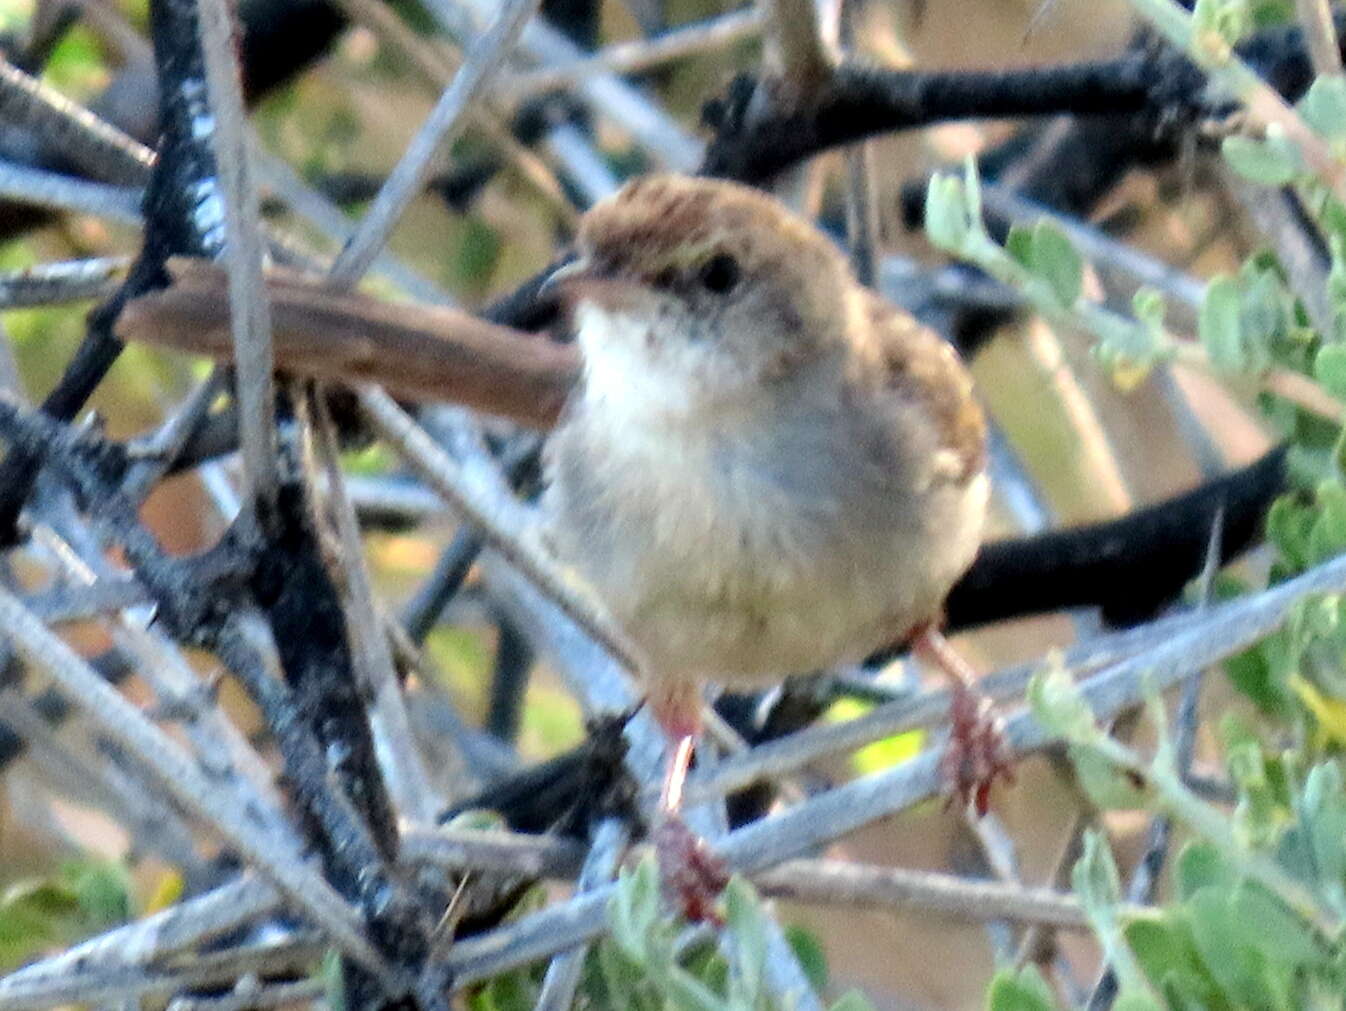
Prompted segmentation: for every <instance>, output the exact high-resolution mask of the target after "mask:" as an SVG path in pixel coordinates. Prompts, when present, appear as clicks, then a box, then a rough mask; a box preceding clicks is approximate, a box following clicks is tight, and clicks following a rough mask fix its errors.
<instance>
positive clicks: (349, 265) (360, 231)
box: [330, 0, 541, 285]
mask: <svg viewBox="0 0 1346 1011" xmlns="http://www.w3.org/2000/svg"><path fill="white" fill-rule="evenodd" d="M540 2H541V0H510V2H509V3H507V4H506V5H505V6H504V7H502V8H501V10H500V12H499V14H498V16H497V17H496V19H495V22H494V23H493V24H492V25H491V27H490V28H489V29H488V30H487V32H486V34H485V35H484V36H483V37H482V38H481V40H480V41H479V42H478V44H477V45H476V46H475V47H474V48H473V50H472V52H471V54H470V55H469V56H468V58H467V60H466V61H465V62H464V63H463V65H462V66H461V67H460V68H459V69H458V73H457V74H456V75H455V76H454V79H453V83H452V84H450V85H449V87H448V88H446V89H445V91H444V94H443V95H442V96H440V99H439V102H437V103H436V105H435V107H434V109H433V110H432V111H431V112H430V115H429V116H427V117H426V119H425V122H424V123H422V124H421V128H420V130H418V131H417V133H416V136H415V137H414V138H413V139H412V141H411V143H410V144H408V145H407V148H406V150H405V151H403V152H402V157H401V159H399V161H398V163H397V166H396V167H395V168H394V169H393V171H392V173H391V174H390V175H389V176H388V179H387V181H386V182H385V183H384V184H383V186H382V187H381V188H380V189H379V193H378V196H376V197H375V198H374V201H373V203H372V204H370V206H369V210H368V211H367V212H366V213H365V216H364V217H363V218H362V219H361V220H360V224H359V225H358V226H357V227H356V230H355V234H354V235H353V236H352V237H351V240H350V242H348V243H347V244H346V247H345V248H344V249H343V250H342V251H341V254H340V255H339V256H338V257H337V259H336V262H335V263H334V264H332V270H331V273H330V277H331V280H332V281H334V282H335V283H337V284H342V285H351V284H354V283H355V282H356V281H358V280H359V279H360V278H361V277H362V276H364V273H365V271H367V270H368V269H369V266H370V264H372V263H373V262H374V257H375V256H376V255H377V253H378V251H379V250H380V249H382V248H383V244H384V243H385V242H386V241H387V240H388V235H389V234H390V233H391V232H392V230H393V227H394V226H395V225H396V224H397V219H398V218H400V217H401V216H402V212H403V211H405V210H406V208H407V205H408V204H410V203H411V201H412V200H413V199H415V197H416V196H417V195H418V194H419V193H420V190H421V186H422V184H423V183H424V182H425V178H426V176H427V174H428V173H429V170H430V164H431V159H432V158H433V157H434V155H435V152H436V151H438V150H439V149H440V148H441V147H443V146H444V145H445V144H448V143H449V142H450V141H452V139H453V137H454V135H455V134H456V133H457V132H458V131H459V130H460V129H462V126H463V114H464V112H466V111H467V109H468V107H469V106H470V105H471V103H472V101H473V100H474V99H475V98H476V97H477V95H478V94H479V93H480V91H481V89H482V87H483V86H484V85H485V84H486V82H487V81H489V80H490V78H491V74H492V73H493V72H494V71H495V70H496V68H497V67H498V66H499V65H500V64H501V62H503V61H504V60H505V59H506V57H508V56H509V52H510V50H511V49H512V48H513V47H514V42H515V40H516V39H517V38H518V37H519V33H520V32H522V31H523V28H524V25H526V24H527V23H528V20H529V18H531V17H532V16H533V15H534V13H536V11H537V8H538V5H539V3H540Z"/></svg>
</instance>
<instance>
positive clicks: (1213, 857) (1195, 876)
mask: <svg viewBox="0 0 1346 1011" xmlns="http://www.w3.org/2000/svg"><path fill="white" fill-rule="evenodd" d="M1176 878H1177V884H1178V895H1179V897H1181V898H1183V899H1187V898H1191V897H1192V896H1193V895H1195V894H1196V893H1197V892H1199V891H1200V890H1201V889H1203V888H1213V889H1216V890H1221V889H1223V890H1232V889H1233V888H1234V886H1235V885H1237V884H1238V880H1239V878H1238V874H1236V873H1235V872H1234V870H1233V869H1232V868H1231V867H1230V866H1229V864H1228V862H1227V861H1226V860H1225V858H1224V857H1223V856H1222V855H1221V854H1220V851H1219V850H1218V849H1216V848H1215V846H1214V845H1213V844H1212V843H1208V842H1202V841H1199V840H1194V841H1192V842H1189V843H1188V844H1187V845H1186V846H1184V847H1183V848H1182V851H1181V852H1180V853H1179V854H1178V863H1177V875H1176Z"/></svg>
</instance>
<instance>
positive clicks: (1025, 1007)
mask: <svg viewBox="0 0 1346 1011" xmlns="http://www.w3.org/2000/svg"><path fill="white" fill-rule="evenodd" d="M1056 1006H1057V1005H1056V997H1055V996H1054V995H1053V994H1052V989H1051V987H1049V986H1048V985H1047V983H1046V981H1045V980H1044V979H1043V978H1042V974H1041V973H1039V972H1038V970H1037V967H1036V966H1033V965H1026V966H1024V967H1023V968H1022V969H1020V970H1019V971H1018V972H1015V971H1014V970H1013V969H1008V968H1007V969H1001V970H1000V971H999V972H997V973H996V974H995V978H994V979H992V980H991V988H990V990H989V991H988V992H987V995H986V1011H1056Z"/></svg>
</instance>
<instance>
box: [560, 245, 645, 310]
mask: <svg viewBox="0 0 1346 1011" xmlns="http://www.w3.org/2000/svg"><path fill="white" fill-rule="evenodd" d="M636 287H637V285H636V284H635V282H633V281H632V280H631V279H630V278H625V277H620V276H617V275H614V274H613V273H611V272H610V271H608V270H606V269H604V268H603V267H602V266H600V265H599V264H596V263H594V262H593V261H592V260H590V259H589V258H588V257H579V258H578V259H574V260H571V261H570V262H569V263H563V264H561V266H559V267H557V268H556V269H555V270H553V271H552V272H551V274H549V275H548V276H547V279H546V280H545V281H543V282H542V287H541V288H540V289H538V294H539V295H542V296H550V297H552V298H556V299H559V300H560V301H562V302H566V303H569V304H571V305H574V304H575V303H576V302H579V301H581V300H588V301H592V302H598V303H600V304H603V305H609V306H613V305H616V304H617V303H619V302H621V301H623V300H624V299H626V298H629V296H630V294H631V292H632V291H633V289H635V288H636Z"/></svg>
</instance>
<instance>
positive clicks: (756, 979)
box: [724, 874, 767, 998]
mask: <svg viewBox="0 0 1346 1011" xmlns="http://www.w3.org/2000/svg"><path fill="white" fill-rule="evenodd" d="M724 903H725V913H726V919H727V921H728V926H729V934H730V936H731V937H732V938H733V941H734V943H733V945H732V948H731V955H730V988H731V991H732V990H733V989H736V988H738V987H741V988H742V991H743V992H744V994H745V995H752V996H753V997H754V998H755V995H757V994H760V993H761V992H762V991H763V989H764V984H763V979H762V973H763V969H764V967H765V966H766V949H767V926H766V923H765V922H764V920H763V914H762V904H761V903H760V902H758V900H757V893H756V891H754V890H753V887H752V885H750V884H748V882H747V881H746V880H745V879H744V878H742V877H740V876H739V875H737V874H736V875H734V877H733V878H731V879H730V881H729V884H728V886H726V888H725V890H724Z"/></svg>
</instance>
